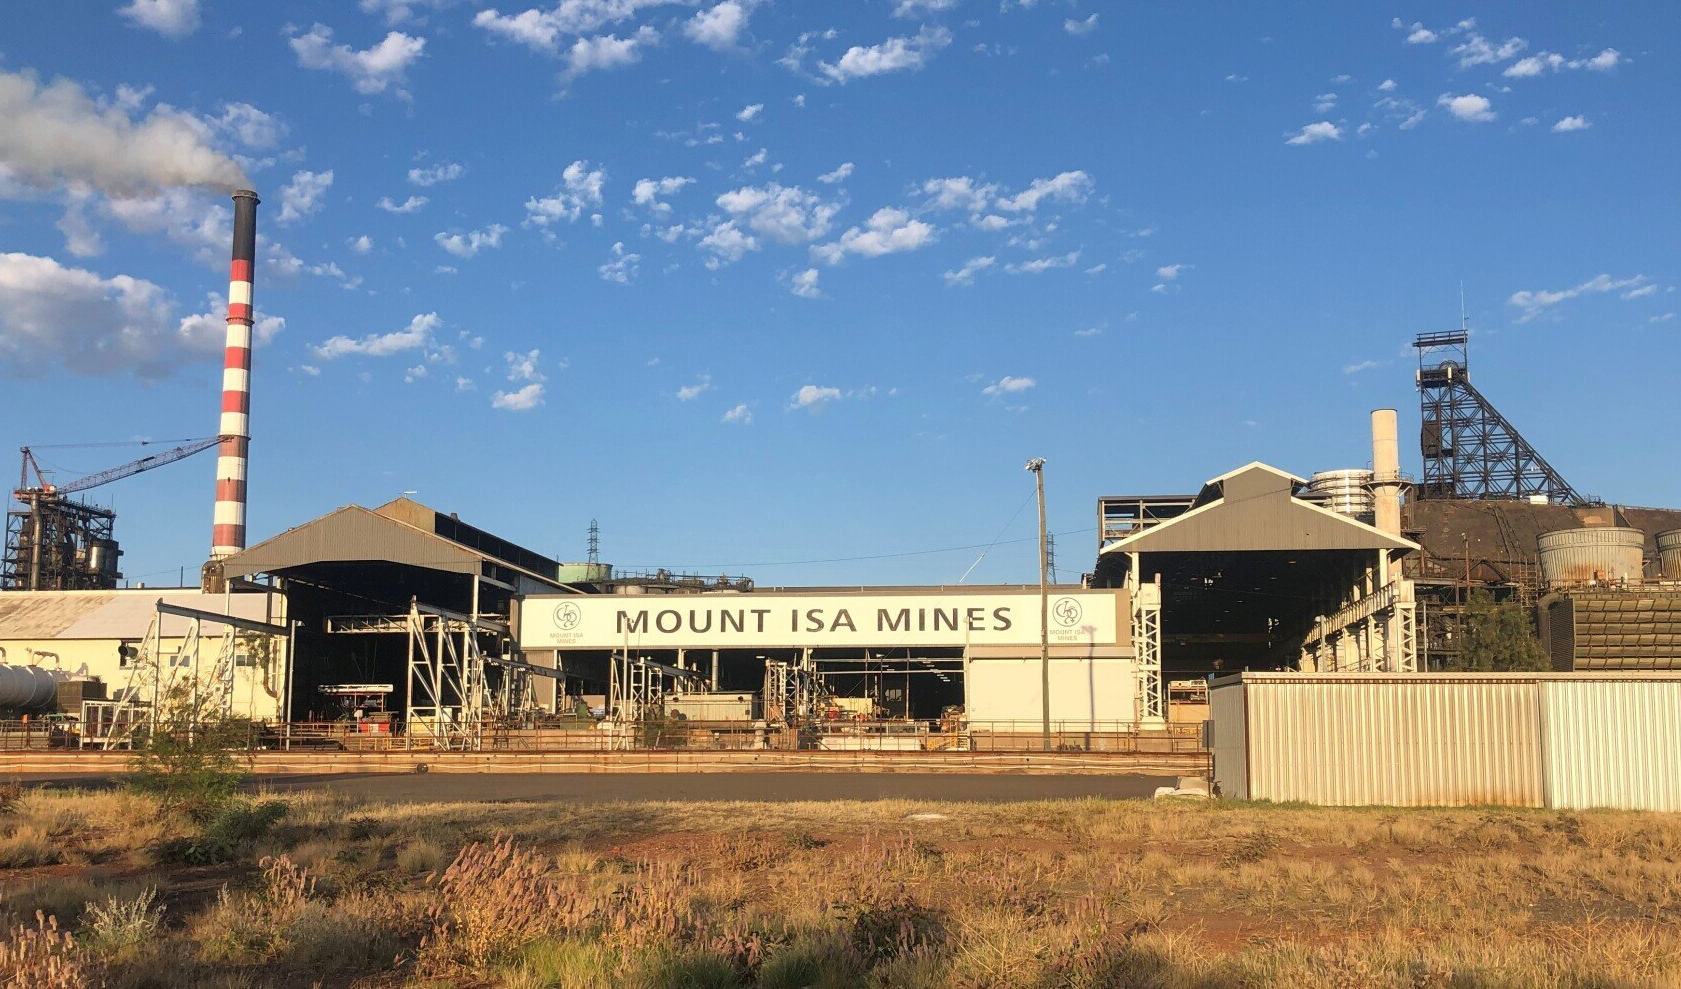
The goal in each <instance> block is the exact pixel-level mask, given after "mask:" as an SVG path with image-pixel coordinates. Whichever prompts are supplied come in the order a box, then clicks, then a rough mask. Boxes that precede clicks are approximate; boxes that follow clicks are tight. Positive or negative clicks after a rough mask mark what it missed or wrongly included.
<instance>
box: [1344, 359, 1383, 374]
mask: <svg viewBox="0 0 1681 989" xmlns="http://www.w3.org/2000/svg"><path fill="white" fill-rule="evenodd" d="M1382 366H1383V362H1382V361H1360V362H1358V363H1355V364H1344V365H1343V366H1342V373H1344V374H1359V373H1360V372H1362V371H1371V370H1375V369H1376V368H1380V367H1382Z"/></svg>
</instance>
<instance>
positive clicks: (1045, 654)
mask: <svg viewBox="0 0 1681 989" xmlns="http://www.w3.org/2000/svg"><path fill="white" fill-rule="evenodd" d="M1027 469H1028V470H1030V471H1032V472H1033V486H1034V489H1035V490H1036V491H1037V493H1038V496H1039V701H1040V715H1041V717H1042V719H1043V737H1044V746H1045V751H1046V752H1049V751H1050V750H1051V607H1050V588H1049V587H1048V586H1047V584H1046V576H1047V574H1048V573H1049V570H1050V557H1049V555H1048V553H1047V552H1046V549H1047V547H1046V539H1045V458H1044V457H1034V458H1033V459H1032V460H1029V461H1028V462H1027Z"/></svg>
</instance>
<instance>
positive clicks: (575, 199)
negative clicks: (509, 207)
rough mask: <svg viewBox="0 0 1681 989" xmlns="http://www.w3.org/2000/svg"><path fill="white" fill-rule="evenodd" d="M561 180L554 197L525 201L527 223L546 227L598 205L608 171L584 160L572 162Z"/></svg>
mask: <svg viewBox="0 0 1681 989" xmlns="http://www.w3.org/2000/svg"><path fill="white" fill-rule="evenodd" d="M560 181H561V185H560V187H559V188H558V189H557V190H556V192H555V194H554V195H553V196H546V197H543V198H541V199H539V198H536V197H532V198H530V199H527V200H526V201H525V212H526V218H525V223H526V226H537V227H547V226H549V225H550V224H552V223H556V222H558V221H560V220H566V221H568V222H576V221H577V219H578V217H579V216H581V215H582V214H583V211H584V210H585V209H587V208H590V207H595V206H599V205H601V203H602V195H601V190H602V188H603V187H604V186H605V185H606V184H607V170H606V169H604V168H596V169H591V168H590V166H589V162H587V161H583V160H579V161H574V162H573V163H572V164H570V165H567V166H566V169H565V170H564V171H563V172H561V173H560Z"/></svg>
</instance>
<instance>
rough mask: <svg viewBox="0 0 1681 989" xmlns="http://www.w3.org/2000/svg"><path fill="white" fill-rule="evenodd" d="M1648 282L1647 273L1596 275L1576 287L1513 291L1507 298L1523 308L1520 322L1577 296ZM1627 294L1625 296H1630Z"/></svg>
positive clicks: (1628, 288)
mask: <svg viewBox="0 0 1681 989" xmlns="http://www.w3.org/2000/svg"><path fill="white" fill-rule="evenodd" d="M1645 283H1646V276H1645V275H1635V276H1633V277H1631V278H1612V277H1611V276H1610V275H1595V276H1594V277H1592V278H1590V279H1588V280H1587V281H1585V282H1583V283H1582V284H1580V285H1577V286H1575V287H1574V288H1567V289H1558V290H1549V289H1536V290H1532V291H1522V292H1513V293H1512V295H1511V297H1510V298H1508V299H1507V300H1506V304H1507V305H1511V306H1517V307H1518V308H1519V309H1521V310H1523V312H1522V313H1520V314H1519V315H1518V322H1520V323H1527V322H1529V321H1530V320H1532V319H1535V318H1536V317H1538V316H1542V315H1545V314H1546V313H1547V312H1548V311H1549V310H1550V309H1551V308H1552V307H1553V306H1556V305H1558V304H1559V303H1560V302H1566V301H1568V300H1570V299H1574V298H1576V297H1577V296H1581V295H1589V294H1599V293H1605V292H1625V293H1626V291H1627V290H1630V289H1638V288H1640V287H1641V286H1643V285H1644V284H1645ZM1628 297H1629V296H1628V295H1627V294H1625V295H1624V298H1628Z"/></svg>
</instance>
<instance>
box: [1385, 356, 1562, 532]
mask: <svg viewBox="0 0 1681 989" xmlns="http://www.w3.org/2000/svg"><path fill="white" fill-rule="evenodd" d="M1469 341H1470V334H1469V332H1467V331H1465V330H1463V329H1462V330H1459V331H1457V332H1453V333H1425V334H1420V335H1419V336H1418V337H1417V338H1416V339H1415V340H1414V341H1413V346H1414V347H1416V348H1418V396H1419V409H1420V413H1421V415H1420V421H1421V422H1422V428H1421V430H1420V433H1419V445H1420V449H1421V451H1422V452H1423V454H1424V476H1423V478H1421V479H1420V483H1419V485H1418V497H1420V498H1466V499H1500V498H1509V499H1527V498H1530V497H1532V496H1534V495H1545V496H1546V498H1547V500H1548V501H1550V502H1552V503H1554V504H1561V505H1584V504H1589V501H1588V499H1586V498H1583V497H1582V496H1581V495H1579V494H1577V493H1576V489H1575V488H1572V487H1571V486H1570V484H1569V482H1567V481H1566V480H1565V479H1564V478H1563V477H1562V476H1561V475H1560V474H1559V472H1558V471H1556V470H1554V469H1553V467H1552V465H1551V464H1549V463H1547V461H1546V459H1545V458H1543V457H1542V456H1541V455H1540V454H1539V453H1537V452H1535V448H1534V447H1532V446H1530V445H1529V442H1528V441H1527V440H1525V439H1524V438H1523V437H1522V436H1520V435H1519V434H1518V431H1517V429H1516V428H1514V427H1513V426H1512V424H1511V423H1510V422H1508V421H1507V420H1506V417H1505V416H1503V415H1501V414H1500V412H1499V411H1498V410H1497V409H1495V407H1494V406H1493V405H1492V404H1490V403H1489V401H1488V399H1486V398H1484V397H1483V396H1482V394H1481V393H1480V392H1478V391H1477V389H1476V388H1474V387H1472V385H1471V361H1470V350H1469V346H1468V344H1469Z"/></svg>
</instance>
